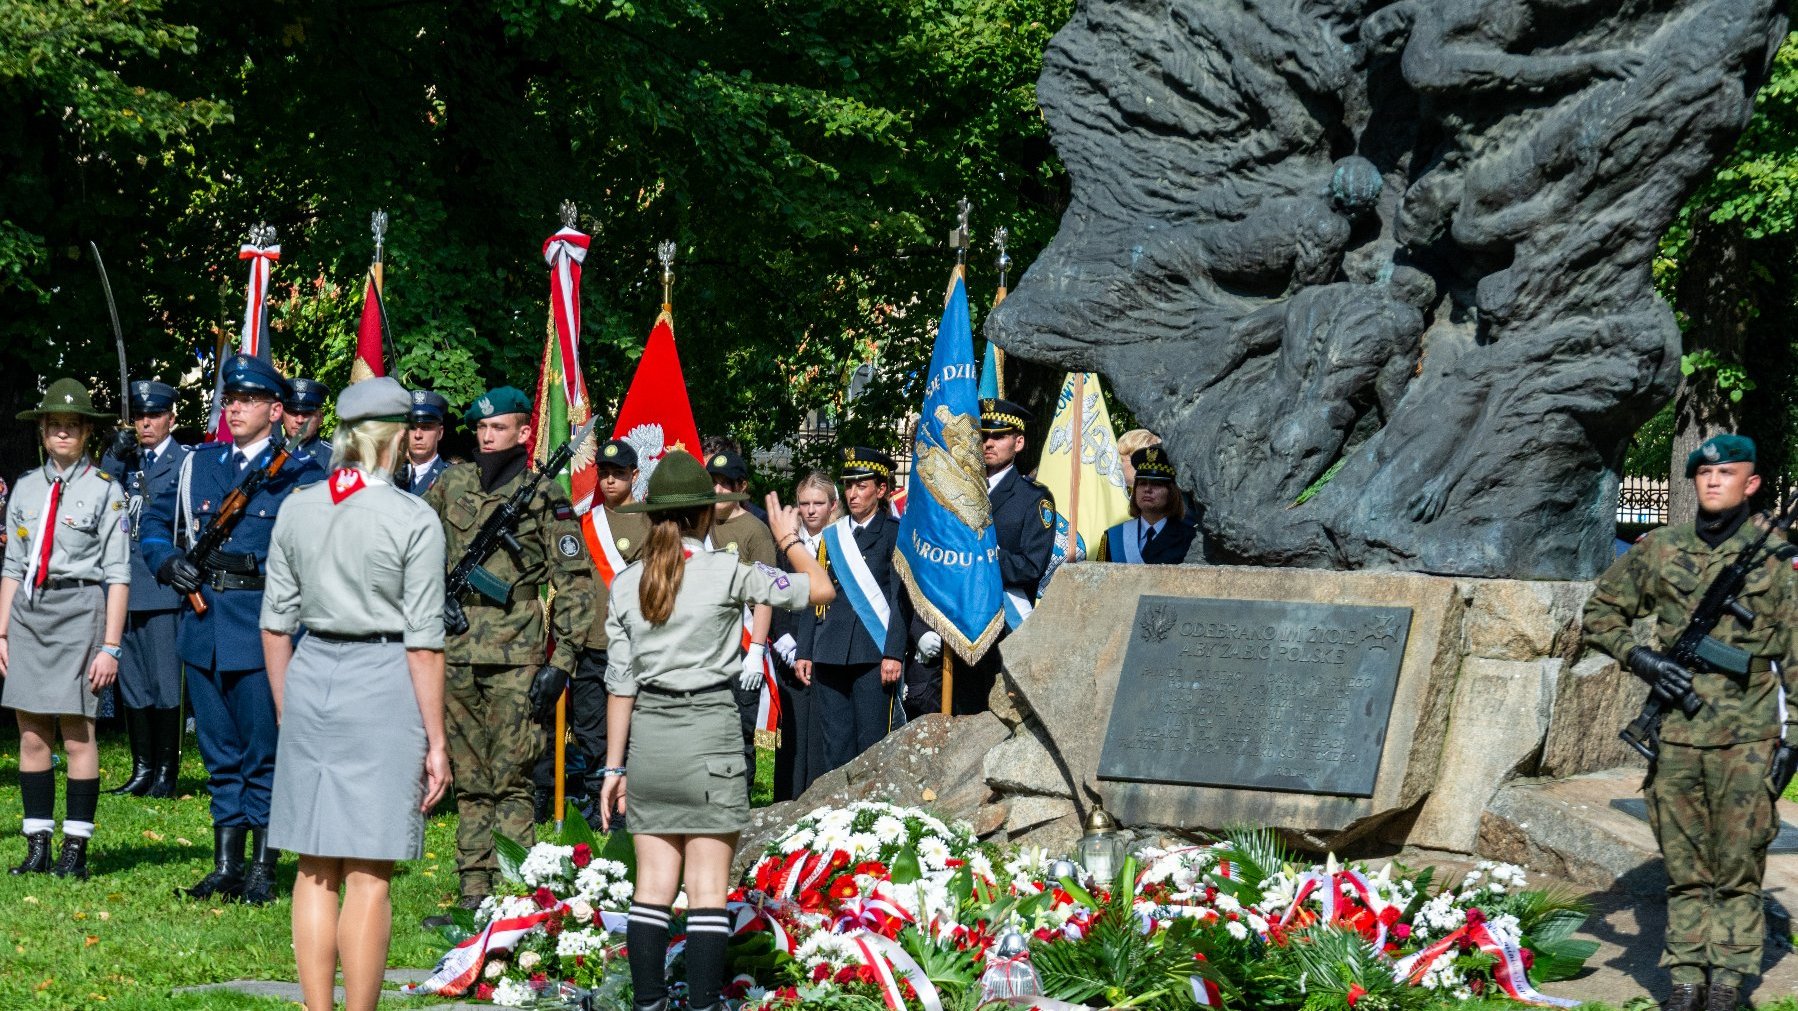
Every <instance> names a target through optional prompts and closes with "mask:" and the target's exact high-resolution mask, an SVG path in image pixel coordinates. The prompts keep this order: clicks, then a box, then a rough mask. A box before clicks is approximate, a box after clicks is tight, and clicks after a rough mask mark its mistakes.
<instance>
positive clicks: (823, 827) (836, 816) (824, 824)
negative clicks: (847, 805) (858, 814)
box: [818, 808, 855, 833]
mask: <svg viewBox="0 0 1798 1011" xmlns="http://www.w3.org/2000/svg"><path fill="white" fill-rule="evenodd" d="M854 824H855V812H854V811H845V810H843V809H842V808H837V809H835V810H833V811H830V812H828V813H827V814H825V815H824V817H822V818H819V819H818V831H819V832H826V831H831V832H845V833H846V832H848V831H849V829H850V827H851V826H853V825H854Z"/></svg>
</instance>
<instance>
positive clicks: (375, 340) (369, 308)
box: [350, 270, 387, 383]
mask: <svg viewBox="0 0 1798 1011" xmlns="http://www.w3.org/2000/svg"><path fill="white" fill-rule="evenodd" d="M381 316H382V313H381V287H380V285H379V284H377V283H376V282H375V274H374V271H373V270H371V271H369V274H368V286H367V287H366V288H364V289H363V293H362V321H361V322H360V323H358V324H357V325H356V360H355V361H354V362H351V363H350V382H352V383H359V382H361V381H362V380H364V379H373V378H375V377H376V376H384V375H386V374H387V364H386V361H385V357H386V356H385V355H384V353H383V351H384V348H385V340H384V338H385V333H384V330H385V328H384V327H383V326H382V325H381Z"/></svg>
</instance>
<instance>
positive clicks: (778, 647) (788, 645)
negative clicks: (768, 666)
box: [774, 632, 799, 667]
mask: <svg viewBox="0 0 1798 1011" xmlns="http://www.w3.org/2000/svg"><path fill="white" fill-rule="evenodd" d="M774 655H775V656H777V657H780V662H781V663H784V664H786V665H787V666H788V667H791V666H793V664H794V663H795V662H796V661H797V660H798V659H799V644H798V643H796V642H794V641H793V636H792V633H790V632H789V633H783V634H782V635H781V637H780V638H778V639H776V640H774Z"/></svg>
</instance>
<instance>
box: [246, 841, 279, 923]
mask: <svg viewBox="0 0 1798 1011" xmlns="http://www.w3.org/2000/svg"><path fill="white" fill-rule="evenodd" d="M280 860H281V851H280V850H274V849H269V847H268V829H267V828H266V827H264V828H253V829H251V830H250V872H249V873H248V874H245V875H244V879H243V901H244V903H245V904H247V905H251V906H266V905H268V904H269V903H271V902H273V901H275V864H277V863H279V862H280Z"/></svg>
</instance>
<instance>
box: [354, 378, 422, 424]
mask: <svg viewBox="0 0 1798 1011" xmlns="http://www.w3.org/2000/svg"><path fill="white" fill-rule="evenodd" d="M410 410H412V395H411V394H409V393H407V392H406V388H405V387H404V386H401V385H400V381H399V380H397V379H394V378H393V377H391V376H379V377H377V378H374V379H364V380H362V381H361V382H359V383H351V384H350V386H349V388H348V389H346V390H344V391H343V396H341V397H338V398H337V420H338V421H405V420H406V413H407V412H408V411H410Z"/></svg>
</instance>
